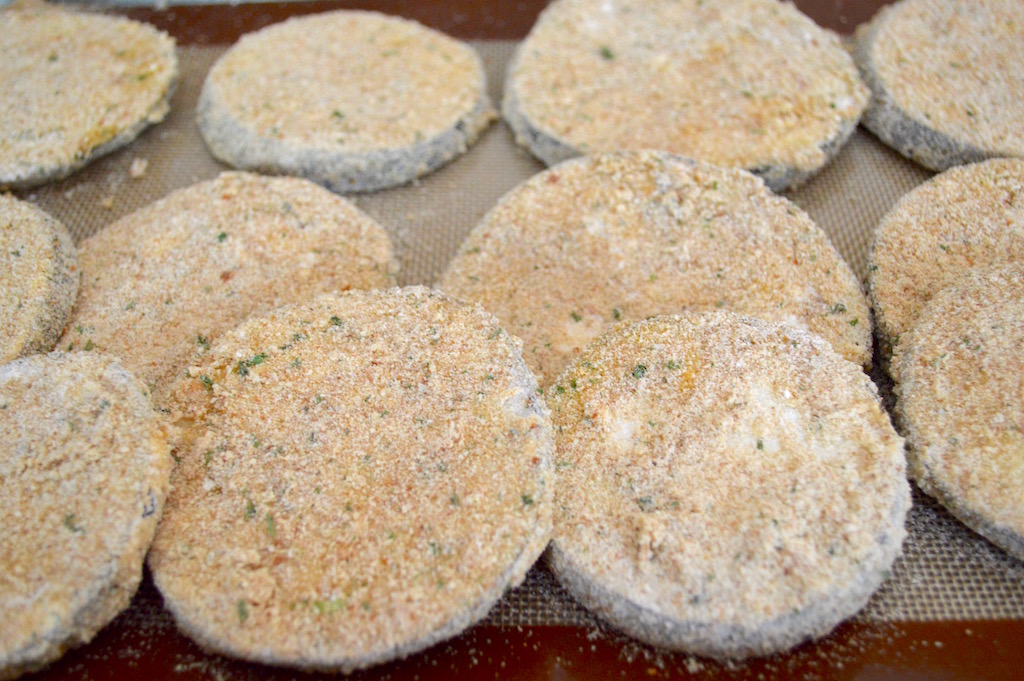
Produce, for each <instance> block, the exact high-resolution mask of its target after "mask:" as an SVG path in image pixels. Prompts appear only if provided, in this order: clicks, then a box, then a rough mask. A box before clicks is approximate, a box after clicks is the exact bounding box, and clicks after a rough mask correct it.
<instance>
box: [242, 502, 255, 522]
mask: <svg viewBox="0 0 1024 681" xmlns="http://www.w3.org/2000/svg"><path fill="white" fill-rule="evenodd" d="M242 517H243V518H245V519H246V520H252V519H253V518H255V517H256V504H254V503H252V499H246V500H245V511H243V513H242Z"/></svg>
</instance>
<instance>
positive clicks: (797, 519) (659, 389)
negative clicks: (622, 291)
mask: <svg viewBox="0 0 1024 681" xmlns="http://www.w3.org/2000/svg"><path fill="white" fill-rule="evenodd" d="M548 403H549V404H550V406H551V411H552V420H553V423H554V426H555V433H556V437H555V443H556V447H557V458H556V462H555V466H556V470H557V471H558V486H557V492H556V502H557V504H556V510H555V530H554V537H553V539H552V544H551V550H550V557H551V561H550V562H551V564H552V566H553V568H554V569H555V571H556V573H557V574H558V576H559V579H560V580H561V581H563V583H565V584H566V585H567V587H568V588H569V589H570V591H572V592H573V594H574V595H575V596H576V597H577V598H579V599H580V600H581V601H582V602H583V603H584V605H587V606H588V607H590V608H592V609H594V610H595V611H596V612H597V613H598V614H599V615H601V616H602V617H604V618H605V619H607V620H608V621H610V622H611V623H613V624H614V625H615V626H617V627H620V628H622V629H624V630H625V631H627V632H628V633H630V634H632V635H634V636H637V637H639V638H642V639H643V640H645V641H647V642H649V643H652V644H655V645H660V646H666V647H669V648H673V649H677V650H683V651H687V652H692V653H696V654H700V655H706V656H712V657H716V658H743V657H747V656H750V655H767V654H770V653H773V652H777V651H781V650H785V649H787V648H790V647H792V646H794V645H796V644H798V643H800V642H802V641H805V640H808V639H810V638H817V637H820V636H823V635H825V634H826V633H828V632H829V631H830V630H831V629H832V628H833V627H834V626H835V625H836V624H838V623H839V622H840V621H842V620H843V619H845V618H847V617H850V616H851V615H853V614H854V613H855V612H857V611H858V610H859V609H860V608H862V607H863V606H864V604H865V603H866V602H867V600H868V598H869V597H870V595H871V594H872V593H873V592H874V590H875V589H876V588H877V587H878V586H879V584H880V583H881V582H882V580H883V579H884V578H885V574H886V572H887V570H888V569H889V568H890V567H891V565H892V563H893V561H894V560H895V558H896V556H897V555H898V554H899V551H900V546H901V543H902V541H903V538H904V536H905V534H906V532H905V530H904V519H905V515H906V512H907V509H908V508H909V505H910V490H909V485H908V484H907V480H906V477H905V476H906V464H905V459H904V455H903V440H902V439H901V438H900V437H899V436H898V435H897V434H896V432H895V430H893V427H892V425H891V424H890V423H889V417H888V415H887V414H886V413H885V411H884V410H883V409H882V406H881V404H880V402H879V399H878V394H877V392H876V390H875V388H874V385H873V384H872V383H871V381H870V380H869V379H868V377H867V376H865V375H864V373H863V372H862V371H861V370H860V368H859V367H857V366H856V365H854V364H852V363H850V362H847V361H845V360H843V359H841V358H840V357H839V356H838V355H836V354H835V353H834V352H833V351H832V349H831V348H830V347H829V345H828V344H827V343H826V342H825V341H823V340H822V339H820V338H818V337H816V336H814V335H812V334H809V333H806V332H804V331H801V330H799V329H796V328H793V327H791V326H788V325H785V324H777V323H769V322H764V321H762V320H758V319H754V318H749V317H740V316H738V315H735V314H733V313H730V312H711V313H703V314H700V315H683V316H678V317H676V316H662V317H654V318H652V319H650V320H647V321H644V322H638V323H632V324H627V323H623V324H620V325H617V326H615V327H613V328H612V329H611V330H610V331H608V332H607V333H606V334H604V335H603V336H601V337H600V338H598V339H597V340H595V341H594V342H593V343H592V344H591V345H589V346H588V347H587V349H586V350H585V351H584V352H583V354H581V355H580V357H579V358H577V360H576V361H575V362H574V363H573V364H572V365H571V366H570V367H569V368H568V369H567V370H566V371H565V372H564V373H563V374H562V375H561V376H559V378H558V380H557V382H556V384H555V387H554V389H553V390H552V391H548Z"/></svg>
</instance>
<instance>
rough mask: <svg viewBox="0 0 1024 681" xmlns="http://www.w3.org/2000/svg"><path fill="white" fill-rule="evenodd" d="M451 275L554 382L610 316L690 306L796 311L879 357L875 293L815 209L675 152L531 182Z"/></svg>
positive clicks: (616, 156) (452, 284)
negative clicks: (874, 339)
mask: <svg viewBox="0 0 1024 681" xmlns="http://www.w3.org/2000/svg"><path fill="white" fill-rule="evenodd" d="M439 286H440V288H442V289H443V290H445V291H447V292H449V293H451V294H453V295H456V296H460V297H464V298H467V299H470V300H475V301H477V302H479V303H480V304H481V305H483V306H484V308H485V309H487V310H489V311H491V312H493V313H494V314H496V315H497V316H498V317H499V318H500V319H501V320H502V323H503V324H505V325H506V328H508V330H509V332H510V333H513V334H515V335H516V336H518V337H520V338H522V339H523V341H524V356H525V357H526V359H527V362H528V363H529V364H530V366H531V368H533V369H534V371H536V372H537V373H538V375H539V376H540V378H541V383H542V384H543V385H545V386H546V385H547V384H548V383H550V382H551V381H552V380H553V379H554V377H555V376H556V375H558V373H559V372H560V371H562V369H564V368H565V366H566V365H567V364H568V363H569V362H570V361H572V360H573V359H574V358H575V357H576V356H577V355H578V354H579V352H580V351H581V350H582V349H583V347H584V346H585V345H586V344H587V343H588V342H589V341H590V340H591V339H592V338H594V337H595V336H597V335H598V334H599V333H601V331H603V330H604V329H605V328H606V327H607V326H608V325H610V324H612V323H614V322H616V321H620V320H639V319H644V318H646V317H649V316H651V315H655V314H675V313H679V312H683V311H687V310H691V311H694V310H708V309H717V308H726V309H731V310H734V311H737V312H742V313H744V314H751V315H755V316H763V317H765V318H767V319H775V320H780V321H788V322H791V323H793V324H796V325H798V326H801V327H803V328H807V329H809V330H811V331H813V332H815V333H818V334H821V335H822V336H824V337H825V338H827V339H828V340H829V341H830V342H832V343H833V344H834V346H835V347H836V350H837V351H838V352H839V353H840V354H841V355H843V356H844V357H846V358H847V359H850V360H851V361H854V362H857V363H858V364H861V365H865V366H866V365H869V364H870V361H871V317H870V313H869V310H868V304H867V299H866V298H865V296H864V294H863V292H862V291H861V289H860V285H859V283H858V282H857V279H856V277H855V275H854V274H853V272H852V271H851V270H850V268H849V266H847V264H846V263H845V262H844V261H843V260H842V258H841V257H840V256H839V254H838V253H837V252H836V250H835V248H833V246H832V244H831V243H830V241H829V239H828V236H827V235H826V234H825V233H824V232H823V231H822V230H821V229H820V228H819V227H818V226H817V225H815V224H814V223H813V222H812V221H811V219H810V218H809V217H808V216H807V214H806V213H804V212H803V211H802V210H801V209H800V208H798V207H797V206H796V205H795V204H793V203H791V202H790V201H788V200H786V199H784V198H781V197H778V196H775V195H774V194H772V193H771V192H770V191H769V190H768V189H767V188H765V186H764V184H763V183H762V182H761V181H760V180H759V179H757V178H756V177H754V176H752V175H750V174H749V173H747V172H745V171H742V170H736V169H723V168H716V167H714V166H710V165H707V164H703V163H696V162H693V161H689V160H687V159H684V158H681V157H679V156H675V155H673V154H668V153H664V152H653V151H642V152H620V153H609V154H599V155H595V156H590V157H584V158H581V159H574V160H570V161H566V162H563V163H562V164H560V165H558V166H556V167H554V168H551V169H549V170H547V171H545V172H542V173H540V174H538V175H536V176H534V177H533V178H531V179H529V180H527V181H526V182H524V183H522V184H521V185H519V186H518V187H516V188H515V189H513V190H512V191H511V192H509V193H508V194H507V195H506V196H505V197H503V198H502V199H501V201H499V203H498V205H497V206H496V207H495V208H493V209H492V210H491V211H490V212H489V213H488V214H487V215H486V216H484V219H483V220H482V221H481V223H480V224H479V225H478V226H477V227H476V228H475V229H474V230H473V231H472V232H471V233H470V235H469V236H468V237H467V239H466V241H465V242H464V243H463V244H462V246H461V247H460V249H459V252H458V253H457V254H456V256H455V258H454V259H453V260H452V262H451V263H450V264H449V266H448V269H447V270H446V272H445V273H444V275H443V276H442V277H441V279H440V281H439Z"/></svg>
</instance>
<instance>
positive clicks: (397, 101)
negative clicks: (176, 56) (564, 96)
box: [198, 11, 496, 192]
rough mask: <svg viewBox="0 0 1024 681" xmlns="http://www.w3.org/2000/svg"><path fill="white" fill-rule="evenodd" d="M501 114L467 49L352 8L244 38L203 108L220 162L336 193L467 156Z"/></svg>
mask: <svg viewBox="0 0 1024 681" xmlns="http://www.w3.org/2000/svg"><path fill="white" fill-rule="evenodd" d="M495 117H496V113H495V112H494V110H493V109H492V107H491V105H490V102H489V100H488V98H487V93H486V78H485V75H484V70H483V63H482V62H481V60H480V57H479V56H478V55H477V54H476V52H474V51H473V49H472V48H470V47H469V46H468V45H465V44H464V43H461V42H459V41H457V40H454V39H452V38H449V37H448V36H446V35H444V34H442V33H439V32H437V31H435V30H432V29H429V28H426V27H425V26H422V25H420V24H418V23H416V22H414V21H410V20H408V19H401V18H398V17H391V16H387V15H384V14H378V13H376V12H357V11H337V12H326V13H322V14H315V15H312V16H304V17H296V18H292V19H289V20H287V21H284V22H282V23H279V24H275V25H272V26H269V27H267V28H265V29H262V30H260V31H257V32H255V33H251V34H248V35H245V36H243V37H242V38H241V40H239V41H238V43H236V44H235V45H234V46H233V47H232V48H231V49H230V50H228V51H227V52H226V53H225V54H224V55H223V56H222V57H221V58H220V59H219V60H218V61H217V63H216V64H214V66H213V68H212V69H211V70H210V73H209V75H208V76H207V78H206V81H205V83H204V85H203V91H202V94H201V96H200V100H199V104H198V121H199V127H200V130H201V131H202V133H203V137H204V139H205V140H206V143H207V145H208V146H209V148H210V150H211V152H212V153H213V154H214V156H216V157H217V158H219V159H221V160H223V161H225V162H227V163H230V164H232V165H234V166H235V167H238V168H247V169H251V170H260V171H274V172H278V173H288V174H293V175H300V176H303V177H306V178H309V179H311V180H314V181H317V182H320V183H321V184H324V185H326V186H327V187H329V188H331V189H333V190H335V191H339V192H349V191H369V190H375V189H381V188H384V187H389V186H394V185H398V184H403V183H405V182H408V181H410V180H412V179H413V178H415V177H419V176H420V175H423V174H425V173H427V172H429V171H431V170H433V169H435V168H437V167H438V166H440V165H442V164H443V163H446V162H448V161H450V160H451V159H452V158H454V157H455V156H458V155H459V154H462V153H463V152H465V151H466V149H467V147H468V146H469V145H470V144H472V143H473V142H474V141H475V140H476V138H477V137H478V136H479V135H480V133H481V132H482V131H483V129H484V128H486V127H487V125H488V124H489V123H490V122H491V121H493V120H494V118H495Z"/></svg>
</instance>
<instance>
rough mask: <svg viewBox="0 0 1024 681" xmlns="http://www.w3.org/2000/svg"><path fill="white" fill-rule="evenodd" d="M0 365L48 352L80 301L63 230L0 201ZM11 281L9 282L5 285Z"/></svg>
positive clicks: (74, 258)
mask: <svg viewBox="0 0 1024 681" xmlns="http://www.w3.org/2000/svg"><path fill="white" fill-rule="evenodd" d="M0 229H2V230H3V232H2V233H0V245H2V246H3V248H4V251H3V252H0V263H3V262H4V261H6V263H5V265H6V266H5V268H4V270H5V271H4V275H5V276H4V279H3V280H0V293H2V298H0V326H2V327H3V329H4V338H3V339H2V340H0V362H6V361H9V360H12V359H15V358H16V357H20V356H23V355H28V354H32V353H36V352H49V351H50V350H52V349H53V346H54V344H55V343H56V342H57V339H58V338H60V334H61V332H62V331H63V330H64V324H65V323H66V322H67V320H68V317H69V316H70V315H71V308H72V306H73V305H74V304H75V299H76V297H77V295H78V286H79V279H80V277H79V272H78V250H77V249H76V248H75V244H74V242H73V241H72V240H71V235H70V234H69V233H68V230H67V228H66V227H64V225H63V224H61V223H60V222H59V221H58V220H56V219H55V218H53V217H52V216H50V215H49V214H47V213H46V212H45V211H43V210H41V209H40V208H38V207H36V206H34V205H33V204H31V203H28V202H26V201H20V200H18V199H16V198H14V197H13V196H6V195H0ZM6 276H10V277H12V278H13V279H12V280H9V281H8V280H6Z"/></svg>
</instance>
